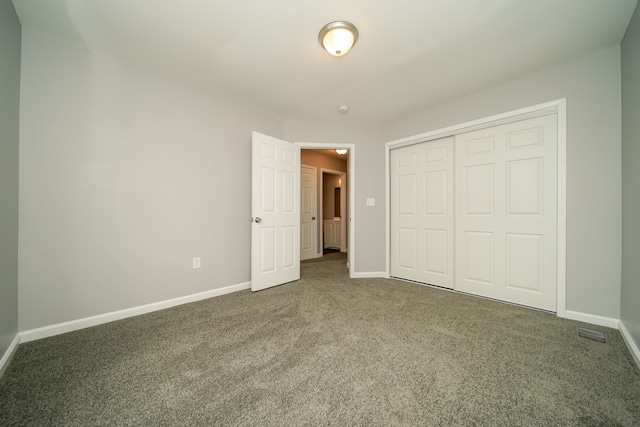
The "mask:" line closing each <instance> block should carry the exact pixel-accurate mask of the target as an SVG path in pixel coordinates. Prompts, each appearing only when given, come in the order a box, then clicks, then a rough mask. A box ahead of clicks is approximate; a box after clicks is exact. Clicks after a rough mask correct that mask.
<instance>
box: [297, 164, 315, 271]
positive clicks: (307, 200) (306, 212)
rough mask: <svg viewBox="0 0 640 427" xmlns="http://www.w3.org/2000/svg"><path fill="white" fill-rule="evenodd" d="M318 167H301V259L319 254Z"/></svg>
mask: <svg viewBox="0 0 640 427" xmlns="http://www.w3.org/2000/svg"><path fill="white" fill-rule="evenodd" d="M317 182H318V169H317V168H316V167H315V166H307V165H302V166H301V167H300V260H301V261H304V260H305V259H310V258H316V257H317V256H318V220H317V217H318V208H317V205H318V184H317Z"/></svg>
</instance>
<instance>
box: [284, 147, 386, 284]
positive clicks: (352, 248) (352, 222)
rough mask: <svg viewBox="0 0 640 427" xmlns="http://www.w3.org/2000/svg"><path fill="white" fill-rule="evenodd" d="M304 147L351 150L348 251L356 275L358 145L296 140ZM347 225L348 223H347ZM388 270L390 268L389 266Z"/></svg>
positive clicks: (348, 182)
mask: <svg viewBox="0 0 640 427" xmlns="http://www.w3.org/2000/svg"><path fill="white" fill-rule="evenodd" d="M295 144H296V145H299V146H300V148H302V149H307V150H335V149H340V148H342V149H345V150H349V158H348V159H347V193H349V203H348V204H349V212H348V214H347V218H345V219H348V220H349V250H348V251H347V267H348V269H349V277H351V278H353V277H354V272H355V259H356V256H355V254H356V239H355V229H356V215H355V206H356V204H355V188H356V145H355V144H340V143H323V142H296V143H295ZM345 227H346V225H345ZM387 271H388V268H387Z"/></svg>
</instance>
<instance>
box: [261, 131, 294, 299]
mask: <svg viewBox="0 0 640 427" xmlns="http://www.w3.org/2000/svg"><path fill="white" fill-rule="evenodd" d="M252 147H253V148H252V169H251V172H252V177H251V210H252V215H253V217H252V224H251V290H252V291H259V290H261V289H265V288H269V287H272V286H276V285H280V284H282V283H287V282H291V281H294V280H298V279H300V200H299V197H300V147H299V146H296V145H294V144H291V143H289V142H286V141H282V140H279V139H276V138H273V137H270V136H267V135H263V134H260V133H257V132H253V134H252Z"/></svg>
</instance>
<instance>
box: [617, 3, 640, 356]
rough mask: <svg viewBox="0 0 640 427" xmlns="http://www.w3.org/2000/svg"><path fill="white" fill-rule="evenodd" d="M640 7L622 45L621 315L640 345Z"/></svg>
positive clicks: (636, 342) (637, 344)
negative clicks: (639, 164) (639, 165)
mask: <svg viewBox="0 0 640 427" xmlns="http://www.w3.org/2000/svg"><path fill="white" fill-rule="evenodd" d="M639 119H640V8H636V11H635V14H634V15H633V18H632V20H631V24H630V25H629V28H628V29H627V33H626V34H625V36H624V40H623V42H622V302H621V307H620V312H621V313H620V316H621V319H622V322H623V323H624V326H625V327H626V329H627V330H628V331H629V332H630V333H631V335H632V337H633V339H634V341H635V344H636V346H640V262H638V260H639V258H640V168H639V167H638V163H639V162H640V120H639Z"/></svg>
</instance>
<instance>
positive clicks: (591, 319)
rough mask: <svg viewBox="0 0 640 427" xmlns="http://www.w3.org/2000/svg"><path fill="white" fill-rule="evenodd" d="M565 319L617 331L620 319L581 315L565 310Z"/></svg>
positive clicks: (577, 312)
mask: <svg viewBox="0 0 640 427" xmlns="http://www.w3.org/2000/svg"><path fill="white" fill-rule="evenodd" d="M565 317H566V318H567V319H571V320H577V321H578V322H584V323H590V324H592V325H598V326H605V327H607V328H612V329H618V327H619V323H620V319H614V318H612V317H604V316H597V315H595V314H587V313H581V312H579V311H571V310H567V311H566V312H565Z"/></svg>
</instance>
